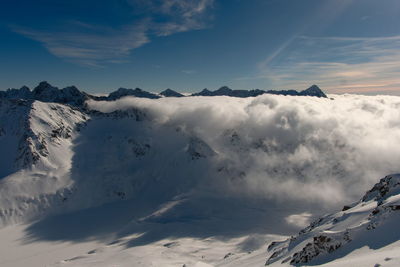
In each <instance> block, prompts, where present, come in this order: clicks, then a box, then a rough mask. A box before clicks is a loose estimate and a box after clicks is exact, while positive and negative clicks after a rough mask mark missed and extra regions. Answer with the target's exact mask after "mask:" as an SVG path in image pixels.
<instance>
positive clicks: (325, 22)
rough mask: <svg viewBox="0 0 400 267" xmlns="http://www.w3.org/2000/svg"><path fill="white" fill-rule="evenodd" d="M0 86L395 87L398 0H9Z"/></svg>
mask: <svg viewBox="0 0 400 267" xmlns="http://www.w3.org/2000/svg"><path fill="white" fill-rule="evenodd" d="M1 5H2V8H1V9H0V36H1V42H0V58H1V64H0V89H1V90H5V89H7V88H18V87H20V86H22V85H27V86H29V87H34V86H36V85H37V83H38V82H40V81H43V80H46V81H48V82H50V83H51V84H53V85H55V86H58V87H65V86H68V85H76V86H77V87H78V88H80V89H82V90H85V91H87V92H90V93H107V92H110V91H113V90H115V89H116V88H119V87H126V88H135V87H140V88H142V89H145V90H148V91H153V92H158V91H161V90H164V89H166V88H171V89H174V90H177V91H180V92H194V91H199V90H201V89H203V88H208V89H212V90H214V89H217V88H219V87H221V86H223V85H227V86H229V87H231V88H233V89H255V88H259V89H267V90H268V89H296V90H303V89H306V88H307V87H308V86H310V85H312V84H317V85H319V86H320V87H321V88H322V89H323V90H324V91H326V92H328V93H359V94H370V95H375V94H391V95H400V75H399V72H400V27H399V25H400V1H398V0H379V1H377V0H114V1H111V0H103V1H99V0H96V1H95V0H86V1H81V0H36V1H32V0H2V2H1Z"/></svg>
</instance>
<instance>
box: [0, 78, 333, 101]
mask: <svg viewBox="0 0 400 267" xmlns="http://www.w3.org/2000/svg"><path fill="white" fill-rule="evenodd" d="M262 94H274V95H285V96H286V95H290V96H314V97H321V98H326V97H327V96H326V95H325V93H324V92H323V91H322V90H321V89H320V88H319V87H318V86H317V85H312V86H311V87H310V88H308V89H306V90H303V91H300V92H298V91H296V90H268V91H264V90H260V89H252V90H233V89H230V88H229V87H227V86H222V87H221V88H219V89H217V90H215V91H210V90H208V89H203V90H202V91H200V92H198V93H193V94H191V95H188V96H185V95H183V94H181V93H178V92H176V91H174V90H172V89H169V88H168V89H166V90H164V91H162V92H160V93H159V94H155V93H150V92H147V91H145V90H142V89H140V88H135V89H127V88H122V87H121V88H119V89H117V90H116V91H113V92H111V93H109V94H108V95H107V96H95V95H91V94H88V93H86V92H84V91H81V90H79V89H78V88H77V87H76V86H68V87H65V88H62V89H59V88H58V87H55V86H52V85H51V84H49V83H48V82H46V81H42V82H40V83H39V84H38V85H37V86H36V87H35V88H34V89H33V90H30V88H28V87H27V86H22V87H21V88H20V89H15V88H11V89H7V90H6V91H0V98H7V99H25V100H39V101H42V102H54V103H60V104H69V105H73V106H83V105H84V103H85V101H87V100H89V99H92V100H96V101H114V100H117V99H120V98H122V97H125V96H134V97H139V98H148V99H158V98H161V97H190V96H230V97H240V98H247V97H256V96H259V95H262Z"/></svg>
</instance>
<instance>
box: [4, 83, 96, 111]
mask: <svg viewBox="0 0 400 267" xmlns="http://www.w3.org/2000/svg"><path fill="white" fill-rule="evenodd" d="M0 97H2V98H8V99H25V100H39V101H42V102H55V103H61V104H69V105H74V106H82V105H83V104H84V102H85V101H86V100H88V99H90V95H88V94H86V93H84V92H81V91H79V90H78V88H76V87H75V86H69V87H66V88H64V89H58V88H57V87H54V86H52V85H50V84H49V83H48V82H46V81H43V82H40V83H39V85H38V86H36V87H35V88H34V89H33V90H32V91H31V90H30V89H29V88H28V87H26V86H23V87H21V88H20V89H8V90H7V91H5V92H4V91H3V93H2V94H0Z"/></svg>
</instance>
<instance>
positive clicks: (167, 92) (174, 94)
mask: <svg viewBox="0 0 400 267" xmlns="http://www.w3.org/2000/svg"><path fill="white" fill-rule="evenodd" d="M160 95H162V96H164V97H183V96H184V95H182V94H181V93H178V92H176V91H174V90H171V89H169V88H168V89H166V90H164V91H162V92H161V93H160Z"/></svg>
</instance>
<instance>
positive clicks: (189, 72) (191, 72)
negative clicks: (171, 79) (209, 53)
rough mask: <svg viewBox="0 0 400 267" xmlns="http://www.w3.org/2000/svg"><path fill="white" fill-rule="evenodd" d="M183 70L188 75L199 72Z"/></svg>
mask: <svg viewBox="0 0 400 267" xmlns="http://www.w3.org/2000/svg"><path fill="white" fill-rule="evenodd" d="M182 72H183V73H185V74H188V75H190V74H195V73H197V71H196V70H182Z"/></svg>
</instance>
